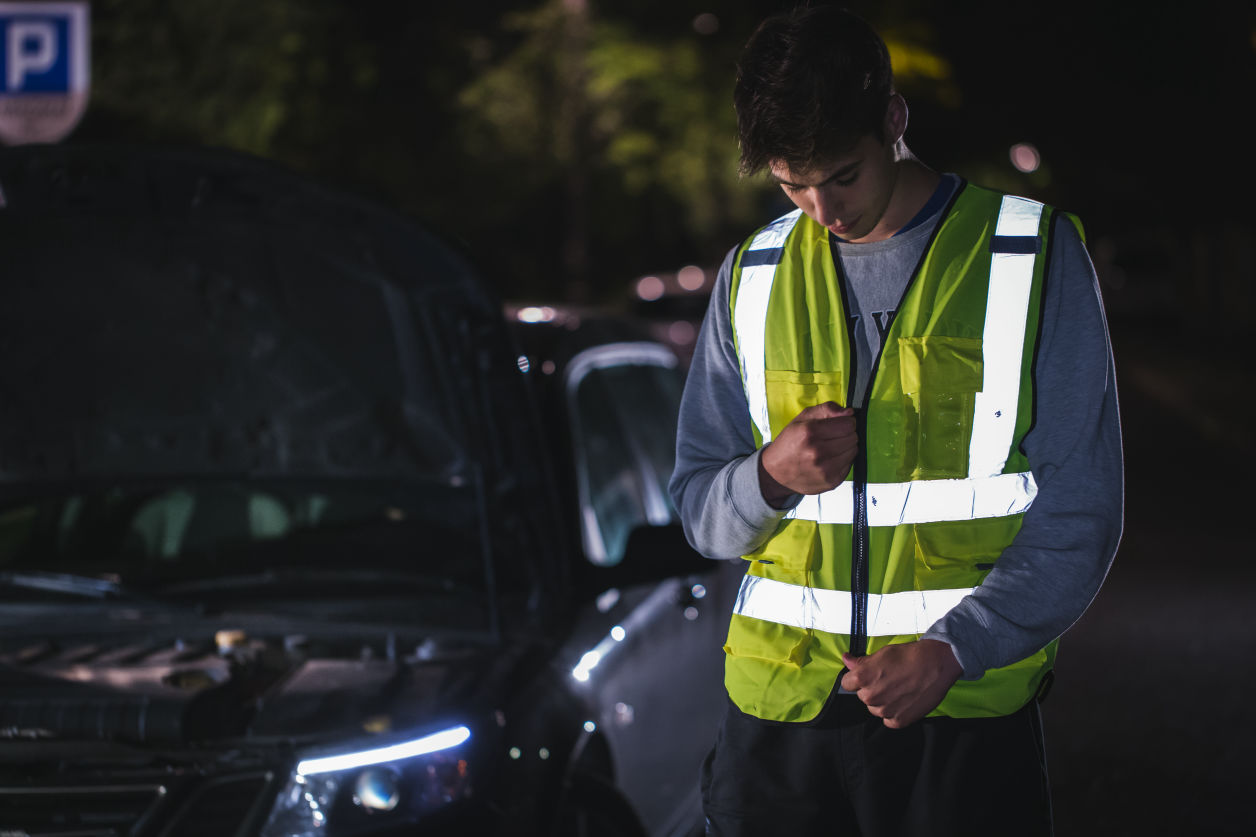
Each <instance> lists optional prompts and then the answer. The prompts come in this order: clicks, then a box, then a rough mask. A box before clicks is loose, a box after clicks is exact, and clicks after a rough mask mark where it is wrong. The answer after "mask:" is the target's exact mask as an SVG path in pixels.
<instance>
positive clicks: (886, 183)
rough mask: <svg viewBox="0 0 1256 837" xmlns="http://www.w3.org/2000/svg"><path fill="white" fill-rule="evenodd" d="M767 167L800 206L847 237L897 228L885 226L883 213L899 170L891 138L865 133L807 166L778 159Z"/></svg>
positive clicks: (860, 238)
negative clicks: (795, 168) (803, 168)
mask: <svg viewBox="0 0 1256 837" xmlns="http://www.w3.org/2000/svg"><path fill="white" fill-rule="evenodd" d="M770 170H771V173H772V177H773V179H775V180H776V181H777V182H778V183H779V184H780V186H781V189H782V190H784V192H785V194H786V195H788V196H789V199H790V200H791V201H793V202H794V204H795V205H796V206H797V207H798V208H799V209H801V210H802V211H803V212H805V213H806V214H807V215H808V216H809V217H810V218H811V219H812V220H813V221H815V222H816V223H817V224H819V225H821V226H822V227H827V228H828V229H829V231H830V232H832V233H833V234H834V235H836V236H838V237H839V238H841V239H843V240H845V241H851V242H855V243H860V244H862V243H864V242H868V241H881V240H883V239H886V238H889V237H890V236H892V235H893V234H894V233H895V232H897V231H898V230H897V227H895V228H894V229H889V228H888V227H889V226H890V224H889V223H888V222H887V219H886V210H887V209H888V208H889V206H890V199H891V198H892V197H893V195H894V186H895V184H896V182H897V173H898V168H897V166H896V165H895V162H894V153H893V144H892V143H889V142H881V141H880V140H878V139H877V138H876V137H874V136H871V135H868V136H865V137H863V138H862V139H860V140H859V142H857V143H855V145H854V147H852V148H851V149H850V150H849V151H847V152H844V153H842V154H839V155H838V156H837V157H836V158H835V159H833V160H831V161H829V162H826V163H821V164H818V165H816V166H813V167H811V168H810V169H808V170H807V171H792V170H791V169H790V168H789V166H787V165H785V164H784V163H781V162H779V161H774V162H773V163H772V164H771V166H770Z"/></svg>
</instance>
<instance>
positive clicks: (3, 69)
mask: <svg viewBox="0 0 1256 837" xmlns="http://www.w3.org/2000/svg"><path fill="white" fill-rule="evenodd" d="M88 21H89V17H88V4H87V3H86V2H70V3H40V2H27V3H4V2H0V140H2V141H4V142H5V143H8V144H10V145H16V144H20V143H28V142H57V141H58V140H61V139H63V138H64V137H65V136H66V135H67V134H69V133H70V131H72V130H73V129H74V126H75V125H77V124H78V121H79V119H81V118H82V116H83V112H84V111H85V110H87V93H88V87H89V80H90V77H91V74H90V59H89V56H88Z"/></svg>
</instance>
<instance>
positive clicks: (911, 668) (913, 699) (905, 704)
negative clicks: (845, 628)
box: [842, 639, 964, 729]
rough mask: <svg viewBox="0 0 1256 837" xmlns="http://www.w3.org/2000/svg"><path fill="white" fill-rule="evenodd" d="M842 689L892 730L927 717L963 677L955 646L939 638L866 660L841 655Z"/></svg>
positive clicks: (888, 650) (897, 647) (887, 649)
mask: <svg viewBox="0 0 1256 837" xmlns="http://www.w3.org/2000/svg"><path fill="white" fill-rule="evenodd" d="M842 662H844V663H845V664H846V668H847V671H846V673H845V674H843V675H842V688H844V689H846V690H847V691H850V692H854V693H855V694H856V696H858V698H859V699H860V700H862V701H863V702H864V704H865V705H867V707H868V711H869V712H871V713H872V714H873V715H876V716H877V717H878V718H880V719H881V720H882V721H883V722H884V723H885V725H886V726H887V727H889V728H890V729H902V728H903V727H905V726H908V725H909V724H914V723H915V722H916V721H919V720H920V719H921V718H923V717H924V716H925V715H928V714H929V712H931V711H932V710H933V709H934V708H936V707H937V705H938V704H939V703H941V702H942V698H944V697H946V691H947V689H949V688H951V686H952V685H954V683H955V681H956V680H958V679H959V676H960V675H961V674H963V673H964V670H963V668H962V667H961V666H960V664H959V660H957V659H955V654H954V652H952V651H951V646H949V645H947V644H946V643H945V642H942V641H940V640H936V639H922V640H919V641H917V642H906V643H902V644H900V645H887V646H886V647H885V648H882V649H880V650H879V651H876V652H874V653H872V654H870V655H869V656H867V657H852V656H851V655H850V654H843V655H842Z"/></svg>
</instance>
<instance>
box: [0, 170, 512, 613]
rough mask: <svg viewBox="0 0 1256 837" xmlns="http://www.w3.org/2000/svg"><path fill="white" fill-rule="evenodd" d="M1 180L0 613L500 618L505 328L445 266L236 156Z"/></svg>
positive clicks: (376, 219) (423, 247)
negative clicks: (495, 372) (495, 606)
mask: <svg viewBox="0 0 1256 837" xmlns="http://www.w3.org/2000/svg"><path fill="white" fill-rule="evenodd" d="M0 180H3V185H4V190H5V194H6V195H7V197H8V202H7V204H6V205H5V206H3V207H0V240H3V241H4V242H5V272H6V276H7V283H6V288H5V304H4V305H3V306H0V334H2V335H3V336H4V341H5V347H6V352H5V353H4V355H3V357H0V607H3V606H4V605H5V603H10V604H11V603H13V602H14V601H17V600H23V599H25V600H28V601H37V602H41V603H42V602H47V601H52V600H64V601H65V602H67V603H73V602H75V601H77V600H87V599H92V598H94V599H96V600H98V601H101V600H103V601H104V602H106V603H108V602H109V601H110V600H112V599H115V598H125V597H127V596H134V595H136V594H137V593H139V594H143V595H144V596H147V597H150V598H152V599H154V600H157V601H171V600H173V601H178V602H180V603H181V604H182V605H183V606H189V607H193V608H204V609H206V610H209V611H213V610H222V609H226V608H242V607H250V608H253V609H255V610H258V611H260V610H262V609H264V608H266V607H268V606H269V607H271V608H272V611H271V612H277V611H279V610H282V609H283V608H285V607H298V604H297V603H299V602H312V603H314V604H313V605H312V607H315V608H316V609H317V608H330V607H333V603H336V602H339V603H340V604H335V605H334V606H336V607H342V610H341V611H340V612H339V615H340V616H343V618H345V619H346V620H348V619H350V618H352V619H358V618H362V619H368V620H369V619H378V620H384V619H406V620H418V619H424V620H426V619H433V618H435V617H434V616H433V614H434V613H435V611H434V610H433V608H434V607H436V605H432V606H431V607H429V606H427V605H423V606H422V607H417V608H416V602H422V601H424V600H425V599H435V598H440V599H441V601H442V602H443V601H455V602H460V603H459V604H457V605H453V606H451V609H456V613H455V614H454V615H453V616H452V617H451V618H452V619H454V620H461V621H462V622H463V623H464V624H478V623H484V624H486V625H491V624H492V620H493V617H492V615H491V613H489V611H490V610H491V608H490V607H489V605H488V602H489V601H490V600H491V597H492V593H493V592H494V589H500V584H497V587H494V583H496V582H498V581H500V578H501V576H502V573H501V572H498V573H497V575H496V576H494V575H493V574H492V573H489V572H487V571H486V566H487V562H488V558H487V557H486V556H488V555H489V553H490V550H489V547H488V543H487V541H488V536H487V535H486V530H487V528H488V526H489V523H490V522H493V523H495V522H496V521H490V520H489V519H488V518H487V516H486V515H485V514H483V513H482V511H481V510H482V509H483V508H484V503H483V502H482V493H483V491H484V486H483V485H482V484H481V483H482V479H481V476H480V475H482V474H484V473H486V471H487V470H488V466H486V465H485V463H484V461H483V459H484V457H485V456H486V455H487V454H485V453H484V450H485V446H484V445H483V444H482V443H481V441H480V440H482V439H483V438H484V437H485V436H486V435H487V433H488V431H487V430H486V429H485V426H484V416H483V409H482V402H483V400H484V399H485V396H484V395H482V394H481V392H480V390H478V389H476V384H477V378H476V375H477V370H478V369H479V366H478V365H477V362H476V360H475V357H476V354H475V353H476V352H477V351H479V343H480V342H482V341H481V338H480V335H481V334H482V333H483V331H484V330H485V329H486V328H489V327H490V326H491V325H493V324H496V323H497V316H498V314H497V311H496V308H495V306H493V305H492V304H491V303H490V301H489V300H488V299H487V297H485V296H484V295H483V294H482V293H481V292H480V291H478V290H477V284H476V283H475V282H474V281H473V277H472V275H471V273H470V272H469V268H468V267H467V266H466V265H465V264H463V262H462V261H461V259H460V258H459V257H457V256H456V254H454V253H453V252H452V251H450V250H448V249H447V248H445V247H444V246H442V245H441V244H440V243H439V242H437V241H436V240H434V239H432V238H431V237H430V236H428V235H426V234H425V233H423V232H422V231H421V230H418V229H417V228H415V227H413V226H412V225H410V224H408V223H405V222H404V221H403V220H401V219H398V218H396V217H394V216H392V215H391V214H389V213H387V212H384V211H382V210H376V209H372V208H370V207H367V206H366V205H363V204H360V203H358V202H356V201H354V200H352V199H349V198H345V197H343V196H340V195H338V194H337V193H334V192H330V191H325V190H323V189H322V188H321V187H317V186H316V185H313V184H309V183H306V182H305V181H302V180H300V179H299V178H294V177H291V176H289V175H287V174H285V173H282V172H279V171H277V170H274V169H272V168H271V167H269V166H265V165H262V164H257V163H252V162H248V161H245V160H242V159H238V158H237V157H235V156H233V155H203V154H192V153H187V154H184V153H179V152H168V153H157V152H152V153H138V152H137V153H134V154H128V153H124V152H123V151H120V150H118V151H115V150H109V149H102V150H84V151H83V152H75V151H73V150H65V151H61V150H53V151H48V152H45V153H43V154H39V153H36V152H34V151H32V152H29V154H27V153H22V152H20V151H19V152H13V153H12V154H8V155H5V156H3V157H0ZM491 452H492V451H491V450H490V451H489V453H491ZM104 582H109V583H104ZM491 582H492V583H491ZM110 584H113V586H110ZM429 592H430V593H432V594H433V595H431V596H427V595H426V594H427V593H429ZM436 594H439V595H436ZM468 600H475V601H476V602H478V604H474V605H469V604H465V601H468ZM372 603H373V604H372ZM321 612H322V611H320V613H321ZM437 621H442V622H443V621H448V620H445V619H443V618H442V619H439V620H437Z"/></svg>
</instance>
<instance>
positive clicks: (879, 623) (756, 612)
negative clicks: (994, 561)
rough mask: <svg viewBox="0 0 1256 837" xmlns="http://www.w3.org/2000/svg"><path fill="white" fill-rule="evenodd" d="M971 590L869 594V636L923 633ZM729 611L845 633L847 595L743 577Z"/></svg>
mask: <svg viewBox="0 0 1256 837" xmlns="http://www.w3.org/2000/svg"><path fill="white" fill-rule="evenodd" d="M974 589H976V588H973V587H963V588H959V589H950V590H908V591H905V592H902V593H881V594H878V593H870V594H868V631H867V634H868V636H899V635H902V634H922V633H924V632H925V631H927V630H929V628H930V627H931V626H932V625H933V623H934V622H937V621H938V620H939V619H941V618H942V617H943V616H945V615H946V614H947V613H948V612H950V610H951V608H953V607H955V605H957V604H959V602H960V600H961V599H963V598H964V597H965V596H967V595H968V594H969V593H971V592H972V591H973V590H974ZM733 612H734V613H738V614H741V615H742V616H748V617H750V618H752V619H762V620H764V621H767V622H776V623H778V624H781V625H792V626H794V627H795V628H808V629H812V630H817V631H825V632H826V633H830V634H849V633H850V623H851V618H850V616H851V596H850V593H849V592H846V591H844V590H823V589H819V588H816V587H804V586H802V585H799V584H788V583H786V582H784V581H776V580H774V579H770V578H760V577H759V576H754V575H747V576H745V577H744V578H742V581H741V590H740V591H739V592H738V593H737V602H736V604H735V605H734V607H733Z"/></svg>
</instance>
